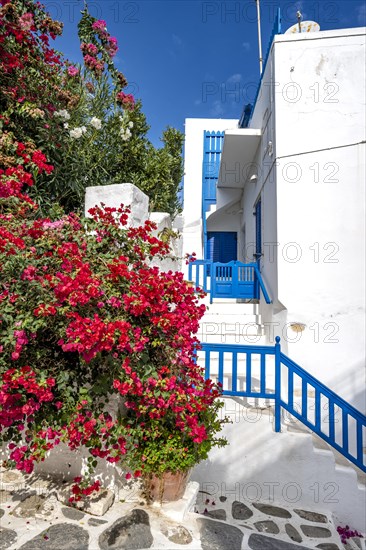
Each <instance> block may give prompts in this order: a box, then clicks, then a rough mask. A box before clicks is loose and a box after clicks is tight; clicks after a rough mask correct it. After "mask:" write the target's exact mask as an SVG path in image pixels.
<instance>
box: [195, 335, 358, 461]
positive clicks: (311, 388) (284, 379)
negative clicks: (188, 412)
mask: <svg viewBox="0 0 366 550" xmlns="http://www.w3.org/2000/svg"><path fill="white" fill-rule="evenodd" d="M200 348H201V349H200V350H199V351H198V352H197V354H198V361H199V362H200V363H201V364H202V365H203V366H204V368H205V376H206V378H207V379H208V378H211V379H216V380H217V381H218V382H220V383H221V384H222V385H223V395H224V396H225V395H226V396H236V397H251V398H258V399H264V400H273V401H274V424H275V431H276V432H280V431H281V420H282V416H283V412H284V411H287V413H289V414H290V415H291V416H292V417H294V418H296V419H297V420H299V421H300V422H302V423H303V424H304V425H305V426H306V427H307V428H309V429H310V430H312V431H313V432H314V433H316V434H317V435H318V436H319V437H321V438H322V439H324V440H325V441H326V442H327V443H328V444H329V445H331V446H332V447H333V448H334V449H336V450H337V451H338V452H340V453H341V454H342V455H343V456H345V457H346V458H347V459H348V460H350V461H351V462H352V463H353V464H355V465H356V466H358V468H360V469H361V470H363V471H364V472H366V455H365V454H364V453H363V450H364V448H365V445H366V417H365V416H364V415H363V414H362V413H361V412H359V411H358V410H357V409H355V408H354V407H353V406H352V405H350V404H349V403H347V402H346V401H345V400H344V399H342V398H341V397H340V396H338V395H337V394H336V393H334V392H333V391H332V390H330V389H329V388H328V387H327V386H325V385H324V384H323V383H321V382H320V381H319V380H317V379H316V378H314V377H313V376H312V375H311V374H309V373H308V372H306V371H305V370H304V369H302V368H301V367H300V366H299V365H297V364H296V363H295V362H294V361H292V360H291V359H289V358H288V357H287V356H286V355H285V354H283V353H282V352H281V348H280V338H279V337H278V336H277V337H276V344H275V345H274V346H255V345H254V346H242V345H234V344H233V345H229V344H207V343H201V344H200ZM295 384H296V388H295ZM295 390H296V392H295ZM299 394H300V398H298V399H299V400H298V401H296V397H295V395H299Z"/></svg>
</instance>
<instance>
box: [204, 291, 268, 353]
mask: <svg viewBox="0 0 366 550" xmlns="http://www.w3.org/2000/svg"><path fill="white" fill-rule="evenodd" d="M204 303H205V305H206V307H207V310H206V313H205V315H204V316H203V318H202V319H201V322H200V329H199V332H198V335H197V336H198V338H199V340H200V341H201V342H207V343H215V344H219V343H220V344H242V345H255V344H257V345H264V344H265V341H264V330H263V328H264V327H263V326H262V324H261V316H260V315H259V313H258V304H251V303H240V302H238V301H237V300H226V299H225V300H223V301H215V302H213V303H212V304H210V303H209V299H208V297H206V299H205V301H204Z"/></svg>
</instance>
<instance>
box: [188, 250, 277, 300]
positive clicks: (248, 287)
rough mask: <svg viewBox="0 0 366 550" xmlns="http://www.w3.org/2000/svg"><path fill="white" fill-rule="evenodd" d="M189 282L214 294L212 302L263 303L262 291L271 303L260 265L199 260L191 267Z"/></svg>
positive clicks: (189, 268)
mask: <svg viewBox="0 0 366 550" xmlns="http://www.w3.org/2000/svg"><path fill="white" fill-rule="evenodd" d="M188 278H189V280H190V281H192V282H193V283H194V284H195V286H196V287H201V288H203V290H204V291H205V292H207V293H208V294H210V299H211V301H212V300H213V299H214V298H238V299H239V298H240V299H244V300H253V299H257V300H259V298H260V291H262V294H263V297H264V299H265V301H266V302H267V304H270V303H271V300H270V297H269V295H268V292H267V290H266V287H265V284H264V282H263V279H262V276H261V274H260V271H259V269H258V266H257V264H256V263H248V264H244V263H242V262H237V261H232V262H228V263H226V264H224V263H220V262H212V261H211V260H195V261H194V262H191V263H190V264H189V266H188Z"/></svg>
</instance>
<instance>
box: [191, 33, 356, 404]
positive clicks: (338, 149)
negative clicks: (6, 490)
mask: <svg viewBox="0 0 366 550" xmlns="http://www.w3.org/2000/svg"><path fill="white" fill-rule="evenodd" d="M365 66H366V63H365V29H364V28H356V29H342V30H334V31H323V32H317V33H309V34H301V35H300V34H283V35H276V36H275V37H274V40H273V42H272V46H271V48H270V51H269V55H268V57H267V60H266V64H265V69H264V73H263V75H262V79H261V85H260V88H259V92H258V96H257V100H256V102H255V105H254V109H253V112H252V116H251V118H250V122H249V125H248V126H247V127H246V128H239V127H238V126H239V124H238V121H234V120H221V119H219V120H212V119H207V120H205V119H187V120H186V148H185V180H184V205H185V208H184V213H183V214H184V219H185V226H184V234H183V236H184V243H183V248H184V251H185V252H193V251H194V252H196V254H197V258H198V259H200V258H202V259H214V260H215V261H221V262H224V263H225V262H228V261H230V260H240V261H242V262H256V261H258V263H259V265H260V271H261V275H262V278H263V281H264V283H265V286H266V288H267V291H268V294H269V296H270V298H271V301H272V303H271V304H270V305H267V304H266V303H265V301H264V300H263V296H262V295H261V300H260V305H259V309H260V313H261V315H262V322H263V324H264V326H265V327H266V336H267V343H268V344H273V343H274V336H275V335H279V336H280V337H281V344H282V348H283V350H284V351H285V352H286V353H287V354H288V355H289V356H290V357H291V358H292V359H293V360H295V361H296V362H297V363H299V364H300V365H301V366H302V367H303V368H304V369H306V370H307V371H308V372H309V373H311V374H313V375H314V376H316V377H317V378H318V379H320V380H321V381H322V382H324V383H325V384H327V385H328V386H329V387H330V388H331V389H332V390H334V391H335V392H336V393H338V394H340V395H341V396H342V397H343V398H344V399H346V400H347V401H349V402H350V403H352V404H353V405H355V406H356V407H358V408H359V409H361V410H365V402H364V385H365V370H364V368H365V367H364V365H365V362H364V354H365V311H364V305H365V281H364V277H365V195H364V183H365V114H366V113H365V97H366V95H365ZM205 131H206V133H205ZM208 132H210V134H207V133H208ZM213 134H215V136H214V137H213ZM221 136H222V137H221ZM223 136H224V137H223ZM204 141H205V142H206V143H205V145H203V142H204ZM222 142H223V145H222ZM210 145H211V150H212V151H214V152H213V153H209V152H208V151H209V148H210ZM221 148H222V153H221V154H220V153H219V154H217V153H215V151H220V150H221ZM220 157H221V163H220V165H219V166H220V168H219V173H216V172H218V169H217V167H218V164H219V160H220ZM215 183H217V185H216V199H215V190H214V191H213V190H212V189H213V188H214V185H213V184H215ZM202 189H203V191H202ZM253 214H254V215H253ZM205 217H206V219H205ZM233 239H235V243H234V245H233V242H232V241H233ZM238 307H240V306H238ZM291 325H293V326H292V327H291ZM298 331H300V332H298Z"/></svg>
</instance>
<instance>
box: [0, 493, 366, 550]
mask: <svg viewBox="0 0 366 550" xmlns="http://www.w3.org/2000/svg"><path fill="white" fill-rule="evenodd" d="M190 485H191V489H192V487H193V486H195V485H196V484H190ZM193 494H195V493H194V492H193ZM187 503H188V504H187ZM182 506H183V508H182V510H183V512H184V506H186V507H188V508H189V510H188V511H186V514H185V516H184V518H183V513H181V518H180V519H178V516H179V514H178V516H177V510H178V512H179V506H178V508H177V506H175V511H174V510H173V512H174V513H173V512H172V509H173V508H174V507H173V508H172V509H169V506H167V507H164V506H163V508H161V507H159V506H154V507H152V506H147V505H146V504H145V503H144V502H143V501H141V500H139V499H138V497H136V499H135V501H134V502H121V501H116V500H115V501H114V504H113V505H112V506H111V507H110V508H109V510H108V511H107V512H106V513H105V514H104V515H103V516H100V517H96V516H93V515H90V514H88V513H85V512H84V511H80V510H77V509H75V508H72V507H69V506H66V505H65V504H64V503H62V502H60V501H59V500H58V498H57V496H56V494H55V492H53V491H50V490H49V488H48V489H47V490H46V491H41V490H34V486H33V487H31V486H29V485H25V486H19V487H14V489H13V490H10V489H9V487H8V488H7V489H6V490H0V550H6V549H7V550H46V549H48V550H113V549H121V550H145V549H148V548H152V549H156V550H175V549H178V548H180V549H187V550H300V549H301V548H302V549H303V550H310V549H315V548H316V549H320V550H344V549H347V550H366V546H365V539H353V540H352V541H351V542H350V543H349V544H347V545H346V546H344V545H343V544H342V543H341V541H340V538H339V536H338V534H337V532H336V526H335V525H334V524H333V522H332V520H331V518H330V517H329V516H328V515H327V514H326V513H324V512H320V511H316V510H315V511H311V510H303V509H301V508H284V507H283V506H282V505H278V504H275V503H265V502H250V501H246V502H239V501H236V500H233V499H229V498H226V497H224V496H221V497H219V499H218V500H217V502H216V500H214V498H213V497H212V496H211V495H209V494H208V493H198V496H197V498H196V503H195V504H193V505H191V504H190V503H189V501H187V500H184V501H182ZM169 510H170V511H169ZM182 510H181V512H182ZM174 514H175V516H174ZM172 518H173V519H172ZM174 518H175V519H174Z"/></svg>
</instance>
